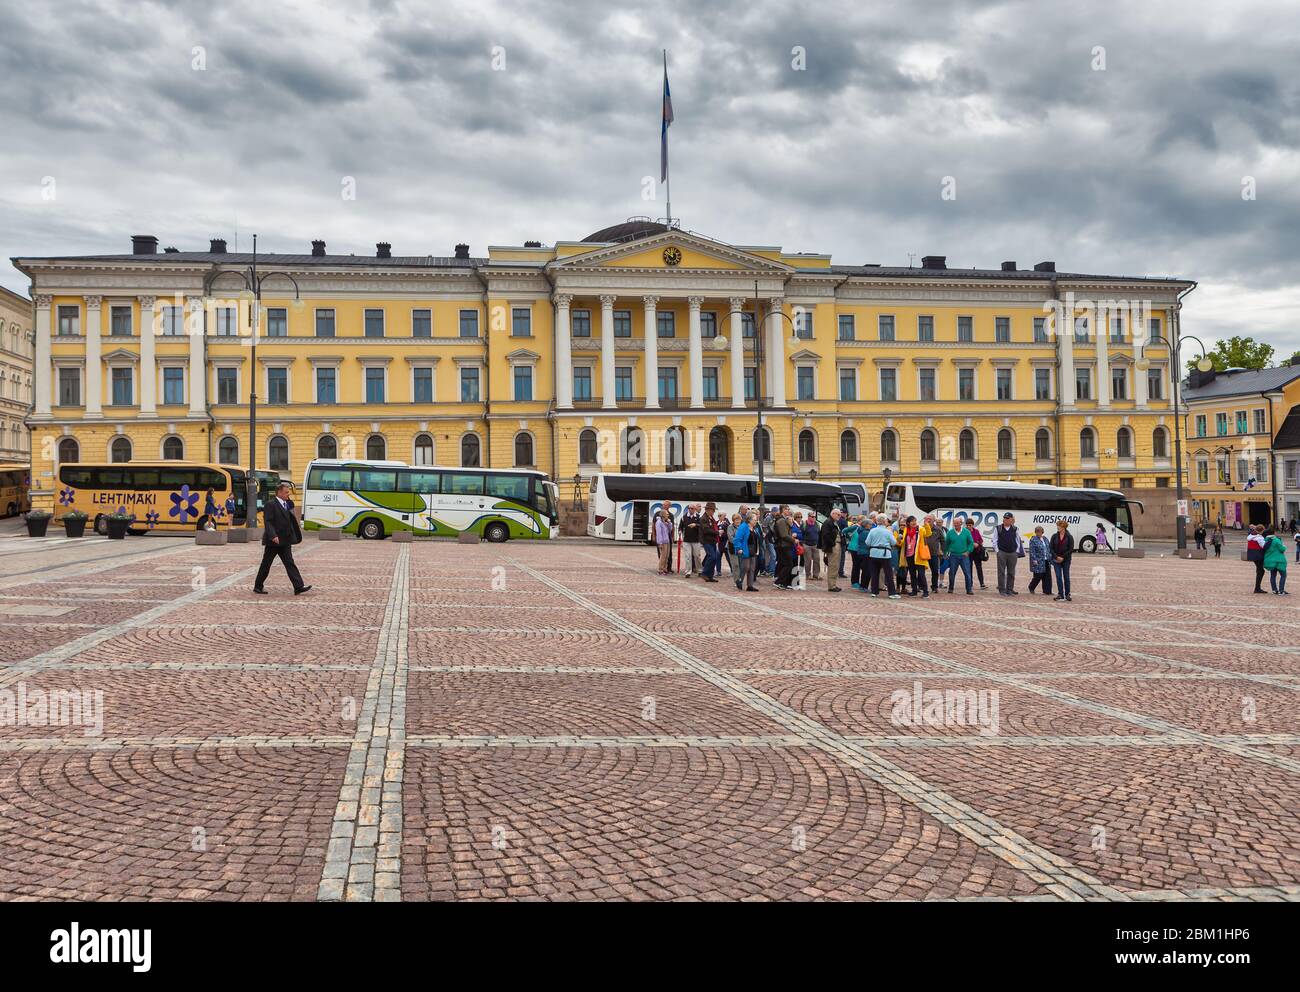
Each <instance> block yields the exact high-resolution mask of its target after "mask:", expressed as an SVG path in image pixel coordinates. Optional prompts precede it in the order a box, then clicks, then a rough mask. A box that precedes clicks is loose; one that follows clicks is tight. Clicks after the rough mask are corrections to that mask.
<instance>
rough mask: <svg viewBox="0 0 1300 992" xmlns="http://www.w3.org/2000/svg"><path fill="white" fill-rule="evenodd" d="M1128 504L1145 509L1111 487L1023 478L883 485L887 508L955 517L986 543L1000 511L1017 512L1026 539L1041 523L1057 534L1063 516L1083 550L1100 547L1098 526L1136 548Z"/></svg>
mask: <svg viewBox="0 0 1300 992" xmlns="http://www.w3.org/2000/svg"><path fill="white" fill-rule="evenodd" d="M1130 506H1136V507H1137V508H1138V512H1139V513H1140V512H1142V504H1141V503H1140V502H1139V501H1138V500H1131V499H1127V498H1125V496H1124V494H1123V493H1120V492H1115V491H1114V490H1113V489H1072V488H1069V487H1065V486H1039V485H1031V484H1029V483H1021V482H994V481H970V482H952V483H929V482H891V483H890V484H889V487H888V488H887V489H886V490H885V511H886V512H887V513H890V514H897V515H900V516H903V517H906V516H909V515H912V516H915V517H917V519H920V518H921V517H924V516H925V515H926V514H927V513H930V514H935V515H936V516H938V517H939V518H940V519H941V520H942V521H943V523H944V526H945V527H951V526H952V522H953V520H954V519H955V518H956V517H965V518H966V521H967V524H968V525H969V526H972V527H978V528H980V531H981V533H983V534H984V539H985V543H986V544H987V543H988V541H989V540H990V539H991V537H992V535H993V531H994V529H995V528H996V527H997V526H998V524H1000V523H1001V522H1002V514H1004V513H1013V514H1015V517H1016V525H1017V526H1018V527H1019V528H1020V533H1021V535H1022V536H1023V537H1025V538H1026V539H1028V538H1029V537H1030V536H1031V535H1032V534H1033V533H1034V528H1035V527H1036V526H1038V525H1040V524H1041V525H1042V527H1043V530H1044V531H1045V532H1046V533H1047V536H1049V537H1050V536H1051V535H1052V534H1054V533H1056V521H1058V520H1065V521H1066V522H1067V523H1068V524H1069V528H1070V533H1071V534H1073V535H1074V546H1075V547H1076V548H1077V549H1078V550H1079V551H1082V552H1083V553H1085V554H1091V553H1092V552H1094V551H1096V550H1097V528H1098V527H1099V526H1100V527H1101V528H1102V533H1103V534H1105V536H1106V541H1107V542H1108V543H1109V545H1110V547H1111V548H1113V549H1115V550H1119V549H1120V548H1131V547H1133V515H1132V511H1131V510H1130Z"/></svg>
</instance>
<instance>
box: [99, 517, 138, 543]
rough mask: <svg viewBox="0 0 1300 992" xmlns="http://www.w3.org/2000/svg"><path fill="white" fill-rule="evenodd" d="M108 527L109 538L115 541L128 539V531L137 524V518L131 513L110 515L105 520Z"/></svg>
mask: <svg viewBox="0 0 1300 992" xmlns="http://www.w3.org/2000/svg"><path fill="white" fill-rule="evenodd" d="M104 522H105V523H106V524H107V525H108V536H109V537H110V538H111V539H112V540H114V541H120V540H122V539H123V538H124V537H126V532H127V530H128V529H129V528H130V527H131V525H132V524H133V523H135V517H134V516H132V515H131V514H129V513H110V514H109V515H108V516H106V517H105V518H104Z"/></svg>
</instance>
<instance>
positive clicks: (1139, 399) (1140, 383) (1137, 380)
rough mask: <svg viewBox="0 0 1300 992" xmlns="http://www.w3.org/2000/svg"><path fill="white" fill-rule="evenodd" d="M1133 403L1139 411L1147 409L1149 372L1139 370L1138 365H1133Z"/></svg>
mask: <svg viewBox="0 0 1300 992" xmlns="http://www.w3.org/2000/svg"><path fill="white" fill-rule="evenodd" d="M1149 367H1150V366H1148V368H1149ZM1133 402H1134V403H1136V404H1137V408H1138V409H1139V410H1145V409H1146V407H1147V370H1146V369H1140V368H1138V367H1137V364H1136V363H1134V365H1133Z"/></svg>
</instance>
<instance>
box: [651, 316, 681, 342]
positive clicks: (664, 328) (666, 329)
mask: <svg viewBox="0 0 1300 992" xmlns="http://www.w3.org/2000/svg"><path fill="white" fill-rule="evenodd" d="M676 318H677V315H676V314H675V313H673V312H672V311H671V310H669V311H664V310H660V311H658V312H657V313H656V314H655V323H656V324H657V325H658V326H659V337H661V338H671V337H675V336H676V334H677V319H676Z"/></svg>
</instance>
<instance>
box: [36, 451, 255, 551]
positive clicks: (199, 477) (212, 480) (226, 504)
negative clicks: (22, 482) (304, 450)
mask: <svg viewBox="0 0 1300 992" xmlns="http://www.w3.org/2000/svg"><path fill="white" fill-rule="evenodd" d="M254 474H255V476H256V478H257V482H258V500H257V505H258V509H259V510H260V509H261V508H262V505H263V503H264V501H265V500H266V499H267V498H268V497H269V496H270V494H271V493H273V492H275V487H276V485H277V484H278V483H279V481H280V477H279V476H278V475H277V474H276V473H275V472H264V471H261V470H258V471H257V472H256V473H254ZM247 479H248V473H247V472H246V471H245V470H244V469H241V468H235V467H234V466H232V465H215V464H207V463H198V462H174V461H163V462H119V463H113V464H91V463H81V462H76V463H68V464H65V465H61V466H59V485H58V491H57V493H56V494H55V495H56V498H55V517H56V518H58V519H62V518H63V517H64V516H65V515H67V514H69V513H71V512H73V511H74V510H80V511H81V512H82V513H84V514H86V516H87V517H88V518H89V519H90V520H91V521H93V523H94V527H95V532H96V533H98V534H107V533H108V520H107V518H108V515H109V514H111V513H115V512H118V511H121V512H123V513H128V514H130V515H131V516H133V517H135V523H134V525H133V526H132V527H131V533H133V534H143V533H148V532H151V531H152V532H155V533H164V534H165V533H193V532H194V531H196V530H202V529H203V528H204V527H205V526H206V525H207V523H208V521H209V520H211V521H212V523H213V525H214V526H217V527H229V526H232V525H233V526H243V525H244V523H245V519H246V512H245V508H246V506H247V492H248V488H247V487H248V483H247Z"/></svg>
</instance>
